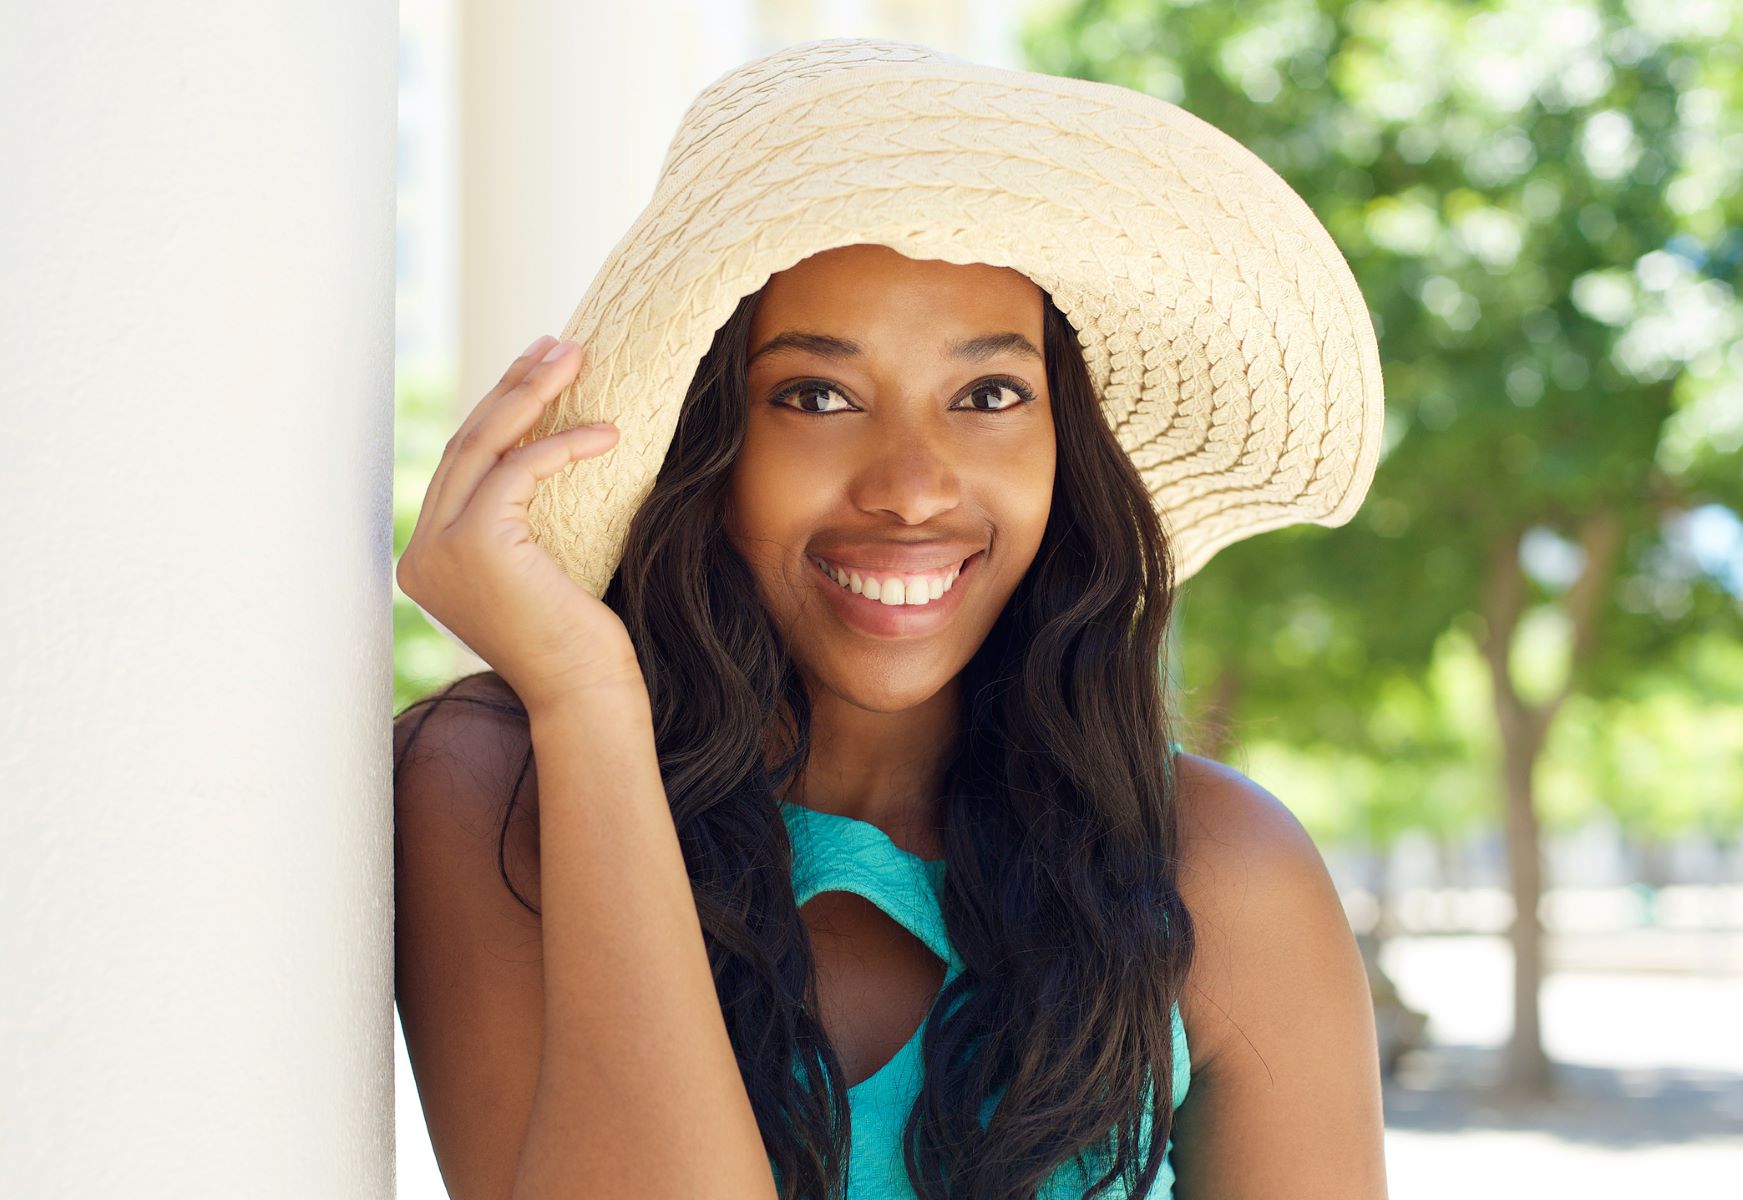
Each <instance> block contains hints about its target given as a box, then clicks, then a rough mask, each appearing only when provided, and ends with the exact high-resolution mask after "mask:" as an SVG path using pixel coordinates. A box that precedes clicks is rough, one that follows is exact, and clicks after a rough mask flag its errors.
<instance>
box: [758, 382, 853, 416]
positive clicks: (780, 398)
mask: <svg viewBox="0 0 1743 1200" xmlns="http://www.w3.org/2000/svg"><path fill="white" fill-rule="evenodd" d="M829 395H835V396H841V393H840V391H838V390H837V389H835V388H832V387H830V386H829V385H828V384H827V383H816V382H811V383H796V384H794V385H793V386H792V387H789V388H783V389H782V390H781V391H780V392H779V393H777V394H776V395H775V396H774V398H773V399H772V400H771V401H770V402H771V403H773V404H781V405H785V406H786V407H788V408H797V409H798V410H799V411H800V412H808V413H832V412H845V411H846V410H845V409H841V408H808V407H806V405H805V402H804V398H805V397H808V396H829ZM794 396H797V397H799V398H800V402H799V403H798V404H788V403H787V401H788V398H789V397H794ZM842 399H843V400H845V399H846V397H845V396H842Z"/></svg>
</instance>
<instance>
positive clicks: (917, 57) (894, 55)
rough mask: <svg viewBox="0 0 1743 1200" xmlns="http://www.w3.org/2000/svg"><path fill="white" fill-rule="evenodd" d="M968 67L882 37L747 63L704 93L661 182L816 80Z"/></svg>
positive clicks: (791, 49)
mask: <svg viewBox="0 0 1743 1200" xmlns="http://www.w3.org/2000/svg"><path fill="white" fill-rule="evenodd" d="M942 63H966V60H965V59H962V58H960V57H958V56H957V55H954V54H946V53H944V52H943V51H941V50H934V49H932V48H931V47H930V46H922V45H920V44H918V43H916V42H892V41H883V40H880V39H877V38H822V39H818V40H816V41H809V42H795V43H794V44H792V45H790V46H783V47H781V48H780V49H778V50H773V51H770V52H769V53H768V54H765V55H762V56H761V57H760V58H753V59H751V60H750V61H749V62H747V63H743V64H741V65H739V66H737V67H734V68H733V69H732V70H730V71H728V72H727V73H726V74H724V75H722V76H721V77H720V78H718V79H716V80H715V81H714V82H713V83H711V84H709V85H708V86H707V87H705V88H703V89H702V91H701V92H700V93H698V94H697V96H696V99H694V100H692V101H691V102H690V107H689V108H687V109H685V110H684V118H683V120H682V121H680V122H679V123H678V131H677V133H675V134H673V135H672V141H671V143H670V144H669V145H668V146H667V147H666V157H665V160H664V161H663V162H662V163H661V164H660V178H661V179H662V180H664V179H666V178H667V177H669V176H670V175H671V174H672V173H673V172H674V171H676V170H678V169H679V168H680V167H681V166H682V164H683V163H684V160H685V159H687V158H689V157H690V155H691V154H693V153H694V152H695V151H696V150H697V149H699V148H700V147H701V146H702V145H703V144H704V143H706V142H708V141H711V140H713V139H714V138H717V137H720V136H722V135H726V136H729V137H730V133H731V130H732V129H733V128H734V127H735V126H738V125H742V124H745V123H747V122H754V121H755V120H756V115H757V112H758V110H759V109H762V108H764V107H766V106H767V105H769V104H770V103H772V102H774V101H776V100H778V99H781V98H783V97H785V96H786V95H787V94H788V93H790V92H792V91H793V90H794V89H796V88H799V87H803V86H804V85H805V84H807V83H809V82H811V81H812V80H813V79H820V78H823V77H825V76H829V75H835V74H837V73H839V72H842V71H851V70H855V69H858V68H863V67H888V66H905V65H932V64H942Z"/></svg>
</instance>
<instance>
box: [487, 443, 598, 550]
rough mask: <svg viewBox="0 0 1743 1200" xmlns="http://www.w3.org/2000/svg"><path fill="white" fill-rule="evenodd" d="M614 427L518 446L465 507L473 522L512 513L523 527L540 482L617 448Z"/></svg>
mask: <svg viewBox="0 0 1743 1200" xmlns="http://www.w3.org/2000/svg"><path fill="white" fill-rule="evenodd" d="M617 432H618V431H617V427H616V426H614V425H609V424H607V425H605V426H603V427H601V426H597V425H581V426H577V427H576V428H574V429H565V430H564V431H563V432H562V433H553V434H551V435H550V436H549V437H542V438H539V439H538V440H537V441H533V442H528V443H527V444H526V445H524V446H517V447H515V448H514V449H512V450H510V451H509V452H508V453H506V454H504V455H503V456H502V457H501V458H499V459H498V460H497V462H496V463H495V464H494V465H493V466H492V467H491V469H490V470H489V472H487V473H486V474H485V476H484V478H483V480H482V481H480V482H479V484H478V487H477V489H476V491H474V493H473V496H472V502H471V503H470V504H469V505H467V513H468V514H469V515H473V516H475V519H478V520H483V521H493V520H496V519H498V517H500V516H501V515H503V514H506V513H510V512H513V513H514V514H515V517H514V520H515V523H516V524H517V526H519V527H521V528H522V529H524V528H525V525H526V508H527V506H528V505H529V504H531V503H532V499H533V492H534V491H535V489H536V488H537V486H538V483H539V481H540V480H542V479H544V478H546V477H547V476H550V475H555V474H556V473H557V472H558V471H560V470H561V469H562V468H563V467H565V466H567V465H568V464H569V463H571V462H573V461H575V460H576V459H578V458H594V457H596V456H598V455H601V454H604V453H605V452H606V451H607V450H610V449H611V448H612V447H613V446H615V445H617Z"/></svg>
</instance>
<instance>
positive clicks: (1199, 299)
mask: <svg viewBox="0 0 1743 1200" xmlns="http://www.w3.org/2000/svg"><path fill="white" fill-rule="evenodd" d="M855 243H873V244H881V245H885V246H889V247H891V248H892V249H895V250H897V251H899V252H900V253H902V254H905V255H907V256H909V257H911V258H924V259H942V260H944V261H947V262H955V263H977V262H978V263H989V264H992V265H994V266H1002V267H1009V268H1012V269H1014V270H1016V271H1019V272H1021V273H1022V274H1024V275H1026V276H1028V277H1029V278H1030V279H1031V280H1033V281H1034V282H1035V283H1036V284H1037V285H1039V286H1040V287H1042V288H1044V289H1045V290H1046V291H1048V292H1049V293H1051V295H1052V297H1053V300H1054V302H1055V303H1056V304H1057V305H1058V306H1059V307H1060V309H1061V310H1062V311H1063V312H1064V313H1065V315H1066V316H1067V317H1068V318H1069V319H1070V321H1071V323H1072V325H1073V326H1074V327H1075V328H1076V329H1077V331H1078V341H1079V343H1080V344H1081V345H1082V347H1083V353H1084V358H1085V360H1086V362H1087V363H1088V365H1089V373H1090V378H1091V380H1092V381H1093V383H1094V386H1095V389H1096V393H1097V395H1098V396H1099V397H1100V399H1101V403H1102V407H1103V410H1104V411H1105V413H1106V416H1107V421H1108V424H1109V426H1110V427H1111V428H1112V429H1113V430H1114V432H1115V434H1116V436H1117V437H1118V438H1119V441H1120V443H1121V445H1122V446H1124V448H1125V449H1126V451H1127V453H1129V454H1130V455H1131V458H1132V461H1133V462H1134V464H1135V465H1136V466H1137V468H1138V470H1139V472H1140V473H1141V475H1142V476H1143V478H1144V480H1145V482H1146V485H1147V486H1148V488H1149V491H1150V494H1151V495H1152V497H1153V498H1154V501H1155V504H1156V508H1157V510H1158V512H1159V514H1160V515H1161V518H1162V522H1163V528H1164V530H1165V531H1166V532H1167V534H1168V535H1169V537H1170V540H1171V545H1172V547H1173V551H1174V557H1175V563H1176V571H1175V578H1176V580H1185V579H1186V578H1188V577H1190V576H1191V575H1192V574H1194V573H1195V572H1196V571H1197V570H1198V569H1199V568H1200V567H1202V566H1203V565H1204V563H1205V562H1206V561H1208V560H1209V559H1210V557H1211V556H1212V555H1213V554H1214V553H1215V552H1216V551H1217V550H1219V549H1221V548H1222V547H1223V546H1226V545H1228V544H1229V543H1231V542H1234V541H1237V540H1239V539H1241V538H1245V537H1250V536H1252V535H1253V534H1256V533H1260V532H1263V531H1265V530H1269V529H1276V528H1279V527H1282V526H1285V525H1292V524H1297V523H1302V522H1312V523H1315V524H1320V525H1327V526H1336V525H1342V524H1344V523H1345V522H1347V521H1348V520H1349V519H1350V518H1351V517H1352V516H1353V515H1354V514H1355V512H1356V509H1357V508H1358V507H1359V506H1360V504H1361V501H1362V497H1363V496H1364V495H1365V494H1366V492H1367V489H1368V485H1369V483H1370V482H1371V481H1372V478H1373V474H1374V468H1375V465H1376V463H1377V461H1378V458H1379V451H1380V441H1381V426H1382V421H1383V399H1382V384H1381V377H1380V359H1379V352H1378V347H1377V345H1376V343H1375V338H1374V330H1373V324H1372V322H1371V320H1370V318H1369V316H1368V310H1367V307H1366V305H1365V304H1364V303H1363V300H1362V297H1361V294H1360V292H1359V291H1358V289H1357V286H1356V282H1355V279H1354V277H1353V276H1352V275H1351V273H1350V270H1349V266H1348V264H1347V263H1346V262H1345V261H1344V258H1343V256H1342V254H1341V253H1340V252H1339V251H1338V248H1337V246H1336V245H1335V244H1334V243H1333V241H1332V239H1331V236H1330V234H1329V233H1327V232H1326V230H1325V228H1324V227H1323V226H1322V225H1321V224H1320V222H1319V220H1318V219H1317V218H1316V217H1315V216H1314V214H1313V212H1312V210H1311V209H1310V208H1309V207H1308V206H1307V204H1306V203H1305V202H1304V201H1303V200H1302V199H1301V198H1300V197H1299V196H1298V195H1296V193H1295V192H1294V191H1293V190H1292V189H1290V187H1289V185H1288V184H1286V183H1285V182H1284V181H1283V179H1282V178H1281V177H1280V176H1278V175H1277V174H1276V173H1275V172H1274V171H1272V170H1271V168H1270V167H1268V166H1266V165H1265V163H1264V162H1263V161H1261V160H1260V159H1259V158H1258V157H1257V156H1256V155H1254V154H1253V153H1252V152H1251V151H1249V150H1247V149H1246V148H1245V147H1243V146H1241V145H1240V144H1239V143H1238V142H1235V141H1234V140H1233V139H1231V138H1230V137H1228V136H1227V135H1226V134H1224V133H1222V132H1221V131H1220V130H1217V129H1215V128H1214V127H1212V126H1211V125H1209V124H1207V123H1205V122H1204V121H1202V120H1200V119H1199V118H1197V117H1194V116H1192V115H1191V114H1190V113H1188V112H1186V111H1185V110H1183V109H1181V108H1179V107H1178V106H1176V105H1173V104H1170V103H1168V102H1166V101H1163V100H1159V99H1156V98H1154V97H1150V96H1146V95H1143V94H1141V93H1138V92H1134V91H1131V90H1128V89H1125V88H1120V87H1114V86H1112V85H1108V84H1101V83H1092V82H1088V81H1084V80H1076V79H1065V78H1059V77H1055V76H1049V75H1040V74H1033V73H1027V72H1018V71H1007V70H1002V69H998V68H993V67H985V66H980V65H977V64H974V63H970V62H966V61H964V60H962V59H959V58H955V57H952V56H949V55H945V54H941V53H939V52H937V51H934V50H931V49H928V48H926V47H924V46H917V45H908V44H900V43H890V42H880V41H873V40H867V39H830V40H826V41H820V42H808V43H802V44H799V45H794V46H789V47H786V48H784V49H782V50H779V51H776V52H774V53H772V54H769V55H766V56H764V57H762V58H758V59H755V60H753V61H751V62H749V63H746V64H744V65H743V66H740V67H738V68H736V69H734V70H732V71H730V72H728V73H727V74H726V75H724V76H722V77H721V78H720V79H718V80H716V81H715V82H714V83H713V84H711V85H709V86H708V87H707V88H706V89H704V90H703V92H702V93H701V94H700V95H699V96H698V97H697V98H696V99H695V101H693V102H692V104H691V106H690V108H689V110H688V111H687V112H686V114H685V116H684V119H683V121H682V123H681V125H680V127H679V129H678V132H677V135H676V136H675V137H674V138H673V140H672V143H671V146H670V147H669V149H668V150H667V153H666V158H665V164H664V167H663V168H662V172H661V176H660V180H659V184H658V186H657V187H656V189H655V192H654V196H653V198H652V200H651V201H650V202H649V203H648V206H647V208H646V209H645V210H644V211H643V213H642V215H641V216H640V217H639V218H638V219H637V221H636V223H635V224H634V225H633V226H632V227H631V228H630V230H629V231H628V232H627V233H626V234H625V235H624V236H623V238H622V239H621V240H620V241H619V242H618V244H617V245H616V247H615V248H614V249H613V250H612V252H611V254H610V255H609V256H608V257H607V259H606V261H605V264H604V265H603V266H602V267H601V268H600V271H599V273H598V275H597V276H596V277H595V278H594V280H593V283H592V285H591V286H590V287H589V288H588V289H587V293H586V295H585V296H584V297H583V298H582V300H581V302H580V304H579V305H578V306H577V308H576V310H575V313H574V315H573V316H572V317H571V318H570V320H569V322H568V324H567V325H566V326H565V328H564V330H563V336H564V337H566V338H572V339H574V340H576V341H578V342H580V343H582V344H583V345H584V346H586V347H587V348H588V351H587V355H586V357H585V359H584V361H583V363H582V366H581V370H580V373H579V374H578V376H577V378H576V379H575V381H574V382H573V383H572V384H571V385H570V386H569V387H568V388H566V389H565V390H564V392H563V394H562V395H561V396H560V397H559V398H558V400H557V401H556V402H555V403H553V404H552V405H551V406H550V407H549V409H548V410H547V412H546V414H545V416H544V417H543V418H542V419H541V420H540V422H539V423H538V425H537V426H536V427H535V428H534V429H533V430H532V431H531V432H530V433H529V434H528V438H529V439H530V438H534V437H543V436H547V435H549V434H552V433H555V432H558V431H560V430H563V429H568V428H570V427H572V426H575V425H580V424H585V423H588V422H592V421H602V420H604V421H613V422H615V423H616V424H617V425H618V427H619V429H620V431H621V432H620V436H619V440H618V443H617V445H616V446H615V447H614V448H613V449H612V450H610V451H608V452H606V453H605V454H603V455H601V456H598V457H596V458H591V459H582V460H579V461H577V462H574V463H571V464H569V465H568V466H567V467H565V468H564V469H563V470H561V471H559V472H558V473H557V474H556V475H554V476H552V477H550V478H548V479H546V480H543V481H541V483H540V484H539V486H538V489H537V491H536V492H535V494H534V497H533V501H532V503H531V506H530V509H529V514H528V515H529V522H530V525H531V529H532V536H533V537H534V539H535V540H536V541H537V542H539V544H541V545H542V546H544V547H545V548H546V549H547V550H548V551H549V552H550V553H551V554H552V556H553V557H554V558H555V559H556V560H557V561H558V563H560V564H561V565H562V566H563V568H564V569H565V570H566V571H567V572H568V573H569V575H570V576H571V577H572V578H574V579H575V580H576V581H577V582H579V583H581V584H582V585H583V586H584V587H586V588H587V589H588V590H589V591H591V592H592V593H593V594H594V595H602V594H603V593H604V591H605V588H606V585H607V584H608V583H609V582H610V579H611V577H612V575H613V573H614V572H615V571H616V568H617V563H618V561H619V559H620V557H621V555H622V550H623V543H624V538H625V536H626V534H627V532H628V528H629V524H630V520H631V518H632V517H633V516H634V514H635V511H636V509H637V507H638V506H639V505H640V504H641V502H642V501H643V499H645V498H646V496H647V494H648V492H649V491H650V490H651V488H652V486H653V482H654V477H655V475H656V474H657V473H658V471H659V468H660V465H661V463H662V462H663V461H664V458H665V454H666V450H667V447H668V446H669V445H670V444H671V440H672V435H673V432H674V430H675V429H676V427H677V420H678V411H679V408H680V406H681V405H682V403H683V399H684V394H685V391H686V389H687V387H688V386H689V383H690V379H691V376H692V375H693V374H694V372H695V369H696V366H697V364H698V362H699V361H700V360H701V358H702V355H703V354H704V353H705V352H706V351H707V349H708V346H709V344H710V342H711V341H712V340H713V336H714V333H715V331H716V330H717V329H718V328H719V326H720V325H721V324H722V323H723V322H724V321H725V320H726V318H727V317H728V316H729V315H731V313H732V310H733V308H734V307H735V306H736V305H737V303H738V301H739V300H740V299H741V298H742V297H744V296H746V295H748V294H749V293H751V292H753V291H755V290H756V289H758V288H759V287H761V286H762V285H763V283H764V282H766V281H767V279H768V278H769V276H770V275H772V274H774V273H775V272H777V271H781V270H785V269H786V268H787V267H790V266H792V265H793V264H794V263H797V262H799V261H800V260H801V259H804V258H806V257H808V256H810V255H812V254H815V253H817V252H819V251H822V250H826V249H829V248H831V247H835V246H841V245H849V244H855Z"/></svg>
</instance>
